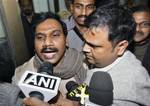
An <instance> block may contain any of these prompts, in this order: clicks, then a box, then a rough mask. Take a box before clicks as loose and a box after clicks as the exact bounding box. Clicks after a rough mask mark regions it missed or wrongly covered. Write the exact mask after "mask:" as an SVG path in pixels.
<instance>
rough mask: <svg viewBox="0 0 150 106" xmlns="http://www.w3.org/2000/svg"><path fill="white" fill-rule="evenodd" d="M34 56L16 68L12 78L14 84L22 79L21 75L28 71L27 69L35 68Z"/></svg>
mask: <svg viewBox="0 0 150 106" xmlns="http://www.w3.org/2000/svg"><path fill="white" fill-rule="evenodd" d="M33 60H34V56H33V57H32V58H31V59H30V60H29V61H27V62H25V63H24V64H23V65H20V66H18V67H17V68H16V69H15V74H14V76H13V78H12V83H13V84H17V83H18V81H19V80H20V78H21V76H22V75H23V73H24V72H25V71H26V70H29V71H33V70H34V62H33Z"/></svg>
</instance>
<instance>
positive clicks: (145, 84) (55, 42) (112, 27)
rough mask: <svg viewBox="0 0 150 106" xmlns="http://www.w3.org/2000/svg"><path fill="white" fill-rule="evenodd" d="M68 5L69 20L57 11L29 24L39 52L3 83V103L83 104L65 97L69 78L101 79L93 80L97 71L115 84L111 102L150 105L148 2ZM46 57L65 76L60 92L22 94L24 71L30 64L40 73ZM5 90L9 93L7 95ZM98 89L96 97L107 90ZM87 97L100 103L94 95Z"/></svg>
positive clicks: (79, 0) (93, 0) (84, 0)
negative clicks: (45, 98) (46, 99)
mask: <svg viewBox="0 0 150 106" xmlns="http://www.w3.org/2000/svg"><path fill="white" fill-rule="evenodd" d="M69 6H70V8H69V11H70V12H71V16H70V17H68V19H66V20H61V18H60V17H59V16H58V15H56V14H54V13H52V12H42V13H37V14H34V16H33V17H32V26H30V27H31V29H30V30H32V34H33V35H32V38H33V40H32V43H33V44H34V55H33V54H32V55H33V56H32V57H31V58H30V59H29V60H28V61H27V62H25V63H24V64H23V65H21V66H18V67H16V69H15V73H14V76H13V78H12V84H8V83H2V84H0V94H1V92H3V93H2V94H3V95H2V97H1V96H0V98H2V99H0V105H1V104H2V105H1V106H5V105H8V106H22V105H27V106H81V104H80V102H79V101H75V100H70V99H68V98H67V97H66V94H67V92H68V91H67V89H66V84H67V83H68V82H69V81H74V82H76V83H77V84H79V85H80V84H83V83H85V84H86V85H87V86H89V85H90V83H96V82H97V83H96V84H97V85H98V84H99V82H101V81H96V82H91V79H92V76H93V75H94V73H96V72H104V73H107V74H109V76H110V77H111V81H112V84H113V98H112V103H111V104H109V105H111V106H149V105H150V76H149V75H150V62H149V60H150V55H149V52H150V50H149V49H150V43H149V42H150V40H149V39H150V10H149V8H147V7H146V6H135V7H132V8H127V7H125V6H120V5H119V2H118V1H116V0H108V1H107V0H106V1H105V0H104V1H103V0H102V1H99V0H70V4H69ZM33 36H34V37H33ZM44 62H49V63H51V64H52V65H53V70H54V72H53V75H54V76H57V77H59V78H61V82H60V85H59V92H58V95H57V96H56V97H55V98H54V99H52V100H50V101H49V102H44V101H42V100H39V99H38V98H36V97H24V96H22V95H21V93H20V92H21V91H20V89H19V88H18V82H19V81H20V80H21V77H22V75H23V74H24V73H25V72H26V71H27V70H29V71H31V72H35V73H37V72H38V69H39V68H40V66H41V65H42V64H43V63H44ZM2 67H5V66H4V65H3V66H2ZM95 80H96V79H95ZM103 83H105V82H103ZM1 86H2V87H1ZM102 88H103V87H102ZM6 90H8V91H9V94H8V95H9V96H8V95H5V93H6ZM94 91H95V92H97V93H96V95H97V96H96V97H93V98H94V99H97V100H99V98H98V97H99V96H100V95H102V96H103V95H105V93H106V92H105V90H104V91H103V90H102V91H101V92H100V91H97V89H94ZM100 93H102V94H100ZM13 94H15V96H14V95H13ZM89 96H90V94H89ZM6 100H7V101H8V102H6ZM86 103H90V104H91V106H100V105H101V104H98V103H96V102H93V101H91V100H90V99H89V98H86V101H85V104H86ZM85 104H84V105H85Z"/></svg>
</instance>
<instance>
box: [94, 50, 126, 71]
mask: <svg viewBox="0 0 150 106" xmlns="http://www.w3.org/2000/svg"><path fill="white" fill-rule="evenodd" d="M127 53H128V51H125V52H124V54H123V55H122V56H121V57H118V58H117V59H116V60H115V61H114V62H113V63H112V64H110V65H108V66H106V67H103V68H94V69H92V71H93V72H96V71H103V72H108V71H109V70H110V69H111V68H113V67H114V66H115V65H117V64H118V63H119V62H120V61H121V60H122V59H123V58H125V57H126V55H127Z"/></svg>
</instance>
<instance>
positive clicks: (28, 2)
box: [20, 0, 31, 6]
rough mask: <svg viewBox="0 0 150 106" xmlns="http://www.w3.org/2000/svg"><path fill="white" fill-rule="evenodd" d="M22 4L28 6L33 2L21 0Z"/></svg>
mask: <svg viewBox="0 0 150 106" xmlns="http://www.w3.org/2000/svg"><path fill="white" fill-rule="evenodd" d="M20 4H21V5H22V6H27V5H31V2H30V0H20Z"/></svg>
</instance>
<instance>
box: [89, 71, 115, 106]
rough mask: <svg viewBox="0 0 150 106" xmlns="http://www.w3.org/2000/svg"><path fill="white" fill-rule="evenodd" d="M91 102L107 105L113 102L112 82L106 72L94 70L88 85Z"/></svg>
mask: <svg viewBox="0 0 150 106" xmlns="http://www.w3.org/2000/svg"><path fill="white" fill-rule="evenodd" d="M88 92H89V94H90V96H89V100H90V101H91V102H92V103H95V104H98V105H103V106H109V105H111V104H112V103H113V82H112V79H111V76H110V75H109V73H107V72H100V71H98V72H95V73H93V75H92V78H91V80H90V84H89V87H88Z"/></svg>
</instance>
